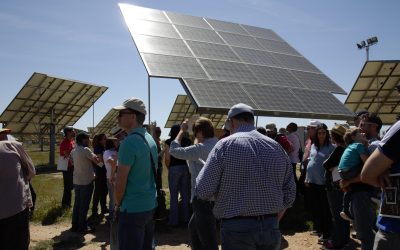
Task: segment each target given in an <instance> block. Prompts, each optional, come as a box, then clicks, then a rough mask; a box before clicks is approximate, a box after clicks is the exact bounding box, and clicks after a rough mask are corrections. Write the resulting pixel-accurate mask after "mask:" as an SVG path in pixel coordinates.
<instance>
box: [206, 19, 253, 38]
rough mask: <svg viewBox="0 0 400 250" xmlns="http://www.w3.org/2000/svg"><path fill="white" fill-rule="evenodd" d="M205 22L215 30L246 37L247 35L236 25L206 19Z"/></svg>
mask: <svg viewBox="0 0 400 250" xmlns="http://www.w3.org/2000/svg"><path fill="white" fill-rule="evenodd" d="M206 20H207V22H208V23H209V24H210V25H211V26H212V27H213V28H214V29H215V30H219V31H226V32H231V33H235V34H242V35H248V33H247V32H246V31H245V30H244V29H243V28H242V27H241V26H240V25H239V24H237V23H230V22H224V21H219V20H214V19H209V18H206Z"/></svg>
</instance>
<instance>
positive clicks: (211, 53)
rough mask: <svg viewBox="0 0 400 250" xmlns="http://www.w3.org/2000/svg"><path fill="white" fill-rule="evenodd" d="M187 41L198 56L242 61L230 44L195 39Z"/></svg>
mask: <svg viewBox="0 0 400 250" xmlns="http://www.w3.org/2000/svg"><path fill="white" fill-rule="evenodd" d="M187 43H188V45H189V47H190V48H191V49H192V51H193V53H194V54H195V56H196V57H199V58H209V59H217V60H228V61H238V62H240V59H239V58H238V57H237V56H236V55H235V54H234V53H233V51H232V50H231V48H230V47H229V46H226V45H219V44H209V43H203V42H194V41H187Z"/></svg>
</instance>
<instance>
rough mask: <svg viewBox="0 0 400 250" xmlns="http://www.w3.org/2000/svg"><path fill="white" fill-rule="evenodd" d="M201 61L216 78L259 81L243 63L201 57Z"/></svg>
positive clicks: (213, 77) (212, 76)
mask: <svg viewBox="0 0 400 250" xmlns="http://www.w3.org/2000/svg"><path fill="white" fill-rule="evenodd" d="M200 63H201V64H202V65H203V67H204V68H205V70H206V71H207V72H208V74H209V75H210V76H211V78H212V79H214V80H223V81H236V82H257V81H258V80H257V78H256V77H255V76H254V74H253V73H252V72H251V71H250V70H249V69H248V68H247V66H246V65H245V64H243V63H234V62H224V61H215V60H208V59H200Z"/></svg>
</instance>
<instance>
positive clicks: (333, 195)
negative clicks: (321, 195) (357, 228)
mask: <svg viewBox="0 0 400 250" xmlns="http://www.w3.org/2000/svg"><path fill="white" fill-rule="evenodd" d="M326 194H327V197H328V203H329V207H330V210H331V214H332V218H333V227H332V233H331V240H332V243H333V245H334V246H335V247H338V248H340V247H343V246H344V245H346V244H347V242H348V241H349V240H350V225H349V222H348V221H345V220H343V219H342V217H340V212H341V211H342V206H341V203H342V200H343V192H342V191H341V190H340V189H339V188H334V189H333V190H328V191H326Z"/></svg>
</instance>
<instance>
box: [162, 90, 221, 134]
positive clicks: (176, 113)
mask: <svg viewBox="0 0 400 250" xmlns="http://www.w3.org/2000/svg"><path fill="white" fill-rule="evenodd" d="M193 116H196V117H200V116H203V117H207V118H208V119H210V120H211V122H212V123H213V125H214V127H215V128H222V126H223V125H224V123H225V120H226V119H227V115H226V114H206V113H199V112H197V110H196V107H195V105H193V104H192V102H191V100H190V98H189V97H188V96H186V95H178V96H177V97H176V100H175V103H174V106H173V107H172V109H171V112H170V114H169V116H168V119H167V122H166V123H165V127H166V128H170V127H172V126H173V125H175V124H181V123H182V121H184V120H186V119H190V118H192V117H193Z"/></svg>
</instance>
